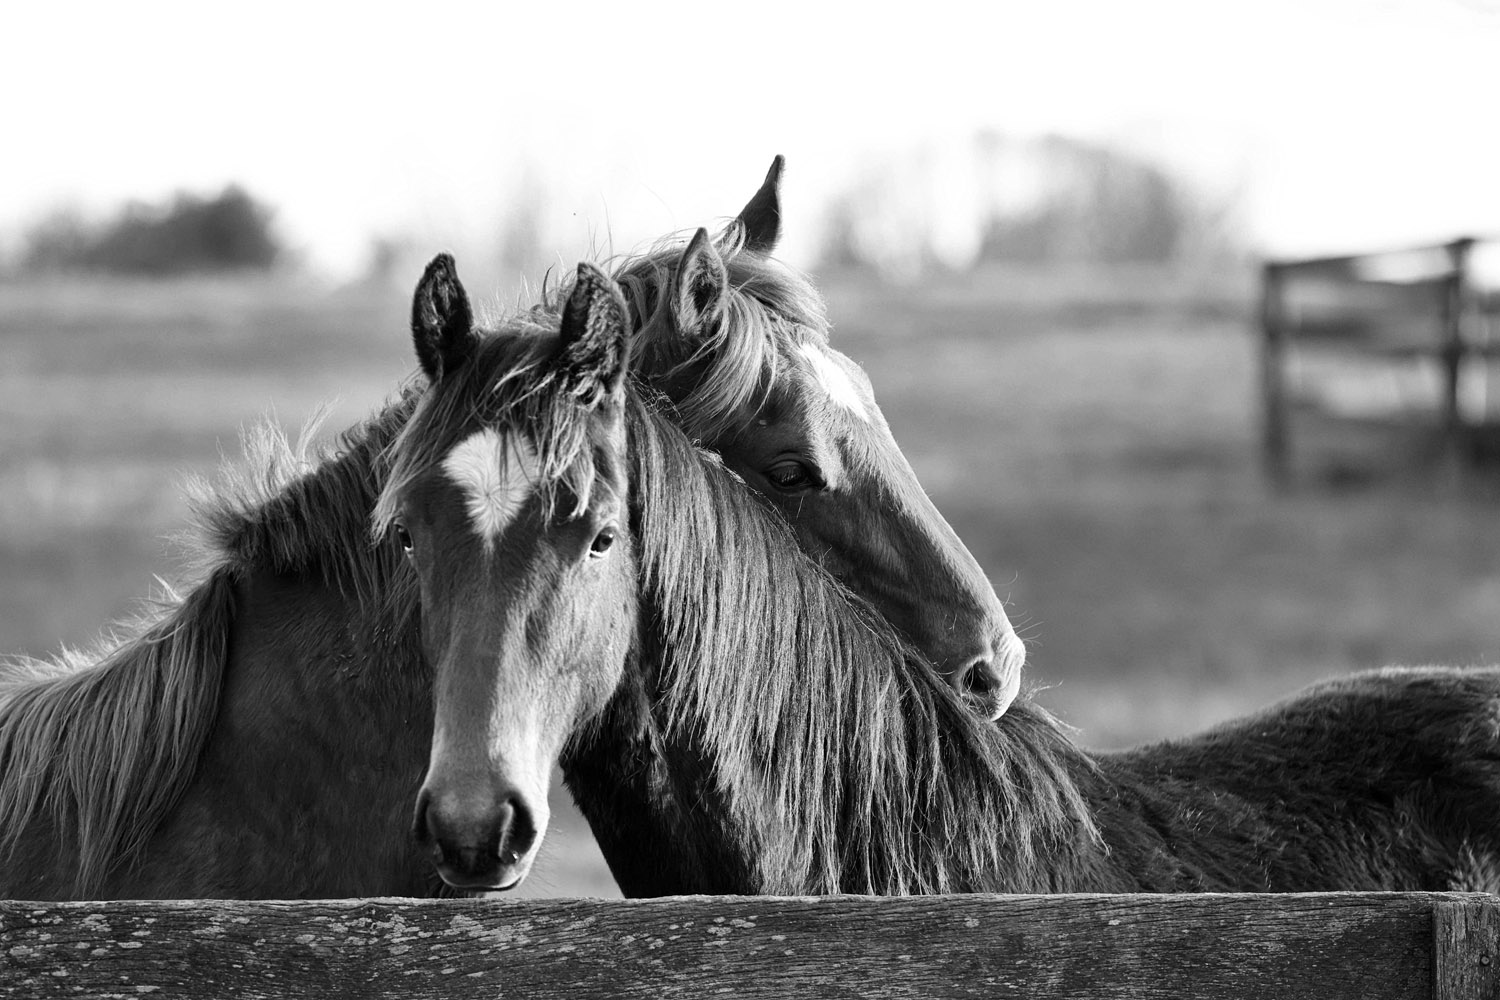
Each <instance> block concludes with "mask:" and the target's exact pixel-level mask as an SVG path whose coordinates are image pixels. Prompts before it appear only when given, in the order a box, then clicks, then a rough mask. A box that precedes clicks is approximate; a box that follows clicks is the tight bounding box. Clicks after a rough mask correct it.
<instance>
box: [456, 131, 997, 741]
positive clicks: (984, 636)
mask: <svg viewBox="0 0 1500 1000" xmlns="http://www.w3.org/2000/svg"><path fill="white" fill-rule="evenodd" d="M782 168H783V160H782V158H781V157H779V156H778V157H776V158H775V160H773V161H772V163H771V168H770V170H769V171H768V172H767V174H766V178H765V181H764V182H763V183H762V185H761V187H760V189H759V190H758V191H757V192H756V193H755V195H754V196H752V197H751V199H750V200H749V201H748V202H747V203H746V205H745V207H744V209H743V210H741V212H740V213H739V215H738V216H736V217H735V219H734V221H733V222H732V223H731V225H730V227H729V230H728V232H727V233H726V234H725V236H724V238H723V239H722V240H721V241H720V247H722V250H723V252H722V254H721V252H720V249H719V247H716V246H715V244H714V243H713V242H712V241H710V240H709V239H708V235H707V233H706V231H704V230H698V231H697V232H696V233H695V234H694V236H693V237H692V239H691V240H689V242H688V244H687V246H686V248H685V249H679V247H678V246H677V245H676V244H675V243H672V242H667V243H665V244H663V245H661V246H659V247H657V248H656V249H655V250H653V251H651V252H648V253H645V254H641V255H638V256H636V257H633V258H628V259H627V260H625V261H624V262H622V263H620V264H619V266H618V267H617V268H616V269H615V271H614V274H613V277H614V278H615V280H616V281H617V282H618V283H619V284H620V286H621V288H622V289H623V290H624V292H625V294H626V298H627V302H628V304H629V306H630V315H631V319H632V327H633V328H634V329H635V331H636V332H635V334H634V336H633V338H632V353H633V354H634V356H635V357H636V359H637V360H636V362H635V367H636V369H637V371H638V372H639V373H641V374H642V375H643V376H644V378H645V381H646V383H647V384H648V385H650V386H651V387H653V388H656V389H658V390H660V391H662V392H664V393H665V394H666V395H667V396H668V397H669V398H671V399H672V400H673V401H674V402H675V404H676V413H677V414H678V416H679V418H680V420H681V422H682V425H683V428H684V430H685V431H686V432H687V433H688V435H689V436H690V437H692V438H694V439H696V440H698V441H700V442H701V443H703V444H705V445H706V446H708V447H709V448H711V449H713V450H715V451H717V452H718V453H719V454H720V455H721V456H722V457H723V459H724V461H725V462H726V464H727V465H728V466H729V467H730V468H731V469H733V470H734V471H735V472H737V473H738V474H739V475H740V476H741V478H743V479H744V480H745V482H746V483H747V484H749V485H750V486H751V487H753V488H754V489H755V490H756V491H758V492H759V493H760V494H761V496H762V498H763V499H765V500H766V501H767V502H768V503H770V504H771V505H772V506H773V507H775V508H776V509H777V510H779V511H780V512H781V514H782V516H783V517H784V518H785V519H786V520H787V522H788V523H790V524H791V525H792V526H793V528H794V529H795V531H796V533H797V537H798V538H799V539H800V540H801V542H802V547H803V548H804V549H805V550H806V551H808V552H812V553H816V554H817V557H818V558H819V559H820V560H821V561H822V562H823V563H824V565H825V566H826V567H827V568H828V569H829V570H831V571H832V572H833V574H834V575H835V576H837V577H839V578H840V579H842V580H844V581H845V582H846V583H848V584H849V585H850V586H851V587H853V588H854V589H855V590H857V591H858V592H859V593H861V594H863V595H864V596H865V597H866V598H868V599H870V600H871V601H872V603H874V605H875V606H876V607H877V608H878V609H879V610H880V612H881V613H882V614H883V615H884V616H885V617H886V618H887V620H889V621H890V622H892V623H893V624H894V625H895V626H896V627H897V628H898V629H900V630H901V631H902V632H904V633H905V634H906V636H907V637H908V638H909V639H910V640H911V641H912V642H913V643H914V644H915V645H916V647H917V648H918V649H919V650H920V651H921V652H922V653H923V654H924V655H925V656H926V657H927V659H928V660H929V661H930V662H931V663H932V664H933V665H934V668H935V669H937V671H938V672H939V673H940V674H941V675H943V676H944V677H946V678H948V680H949V682H950V683H951V684H952V685H953V686H954V688H955V689H956V690H958V691H959V692H960V693H961V694H962V695H963V696H964V698H965V699H966V700H967V701H968V702H969V703H970V704H971V706H972V707H973V708H974V710H975V711H977V712H980V713H981V714H984V715H986V716H988V717H989V718H998V717H999V716H1000V715H1001V714H1002V713H1004V711H1005V709H1006V706H1008V705H1009V704H1010V702H1011V700H1012V699H1013V698H1014V697H1015V695H1016V692H1017V690H1018V689H1019V687H1020V678H1021V667H1022V664H1023V662H1024V660H1025V649H1024V646H1023V644H1022V642H1021V641H1020V639H1019V638H1017V636H1016V633H1015V630H1014V629H1013V628H1012V627H1011V625H1010V622H1009V621H1008V619H1007V618H1006V615H1005V611H1004V608H1003V607H1002V605H1001V602H1000V600H999V598H997V597H996V596H995V591H994V588H993V587H992V586H991V585H990V583H989V580H988V579H987V578H986V577H985V574H984V571H983V570H982V569H981V568H980V566H979V564H978V562H976V561H975V559H974V557H973V556H972V555H971V554H970V553H969V551H968V549H967V548H966V547H965V546H964V544H963V542H961V541H960V540H959V538H958V536H957V534H955V533H954V531H953V529H952V528H951V527H949V525H948V523H947V521H945V520H944V519H943V516H942V515H941V514H940V513H939V512H938V510H937V508H936V507H935V506H934V505H933V503H932V501H931V499H929V498H928V496H927V494H926V492H925V491H924V490H923V489H922V487H921V485H920V484H919V483H918V481H917V476H916V473H915V472H913V471H912V468H911V466H910V464H909V463H908V462H907V460H906V458H905V456H904V455H903V454H902V452H901V449H900V447H899V446H897V444H896V441H895V439H894V438H893V437H892V436H891V431H890V427H889V426H888V425H887V424H886V421H885V418H884V416H883V415H882V414H881V412H880V408H879V407H878V406H877V405H876V404H875V397H874V393H873V391H872V389H871V386H870V380H869V378H868V377H866V375H865V373H864V372H863V370H861V369H860V367H859V365H857V364H856V363H855V362H854V361H853V360H851V359H850V358H849V357H847V356H846V355H844V354H842V353H840V352H839V351H837V350H835V349H834V348H833V347H832V346H831V345H830V344H829V338H828V332H829V330H828V321H827V318H826V316H825V314H824V309H823V303H822V300H821V299H820V298H819V297H818V295H817V293H816V291H814V289H813V288H812V286H811V285H810V284H809V283H808V282H807V281H806V280H805V279H803V278H802V277H801V276H800V275H796V274H795V273H793V272H790V271H789V270H788V269H787V268H786V267H785V266H784V265H781V264H779V263H778V262H776V261H775V260H774V259H773V258H772V257H771V256H770V254H771V253H772V252H773V251H774V249H775V247H776V243H777V241H778V240H779V238H780V232H781V205H780V193H779V192H780V182H781V173H782ZM458 294H461V292H459V293H458Z"/></svg>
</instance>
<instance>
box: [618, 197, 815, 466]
mask: <svg viewBox="0 0 1500 1000" xmlns="http://www.w3.org/2000/svg"><path fill="white" fill-rule="evenodd" d="M742 241H743V230H742V229H741V228H740V227H737V226H731V227H730V228H729V230H728V232H727V233H726V234H725V236H724V237H723V238H722V239H721V240H720V243H719V252H720V254H721V255H722V259H723V261H724V266H725V269H726V271H727V272H728V277H729V288H728V292H727V293H726V294H725V296H724V299H723V301H722V309H723V312H722V314H721V317H720V321H719V322H718V323H717V324H716V325H713V326H711V327H710V328H709V329H707V330H705V331H703V334H704V336H703V339H702V340H701V341H700V342H699V343H697V344H696V345H686V344H685V343H684V341H683V337H682V335H681V333H680V331H678V330H677V328H676V321H675V318H674V316H673V310H672V299H673V296H675V295H676V292H677V279H678V265H679V263H680V261H681V257H682V251H683V247H684V246H685V245H686V240H685V239H683V238H681V237H676V238H668V239H666V240H663V241H661V242H659V243H657V244H656V245H655V246H654V247H652V248H651V249H649V250H647V251H645V252H643V253H640V254H636V255H633V256H629V257H624V258H620V259H618V260H615V261H611V262H609V263H610V265H611V267H612V273H611V277H613V278H614V280H615V281H616V282H618V283H619V285H620V288H621V290H622V291H623V292H624V293H625V300H626V302H627V303H628V304H629V306H630V311H631V323H632V326H633V328H634V329H635V330H636V331H637V332H636V334H635V335H634V340H633V343H632V348H631V349H632V352H633V353H634V355H635V358H636V360H635V362H634V367H635V369H636V370H637V371H640V372H643V373H646V374H647V375H648V377H649V378H650V380H651V382H652V384H653V385H656V386H658V387H663V388H666V387H668V386H670V385H671V384H672V383H673V382H674V381H675V380H680V382H681V384H682V385H684V386H688V387H690V388H688V390H687V392H686V393H683V394H681V395H679V394H677V393H672V395H673V396H674V398H675V400H676V407H675V409H676V412H677V415H678V417H679V418H680V420H681V426H682V427H683V429H684V430H685V431H686V432H687V434H688V436H689V437H691V438H693V439H694V440H697V441H710V440H714V439H717V438H719V437H720V436H721V435H723V434H724V433H725V432H726V431H730V430H732V429H733V426H732V424H733V419H734V417H735V416H736V415H737V414H739V413H740V412H741V411H742V410H744V409H745V408H747V407H748V406H750V405H751V404H752V403H753V402H754V401H756V400H758V399H760V398H763V397H764V396H765V395H766V393H767V392H769V391H770V389H771V387H772V386H773V385H774V384H775V382H776V380H777V379H778V378H779V377H781V375H782V368H781V359H782V358H783V357H787V356H790V355H791V354H792V352H793V351H794V350H795V349H796V348H797V347H800V346H803V345H807V344H815V345H820V346H826V345H827V343H828V318H827V314H826V310H825V307H824V305H823V299H822V297H821V296H819V295H818V292H817V289H815V288H814V287H813V286H812V282H810V281H809V280H808V279H807V278H806V277H805V276H804V275H802V274H800V273H798V272H797V271H795V270H793V269H792V268H790V267H788V266H787V265H785V264H782V263H781V262H780V261H777V260H774V259H772V258H769V257H765V256H763V255H761V254H759V253H756V252H754V251H752V250H749V249H746V248H745V247H744V246H743V245H742Z"/></svg>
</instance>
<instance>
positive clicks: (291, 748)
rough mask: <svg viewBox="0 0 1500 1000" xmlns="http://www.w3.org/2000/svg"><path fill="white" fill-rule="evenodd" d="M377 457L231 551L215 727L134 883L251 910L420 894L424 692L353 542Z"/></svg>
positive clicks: (369, 558)
mask: <svg viewBox="0 0 1500 1000" xmlns="http://www.w3.org/2000/svg"><path fill="white" fill-rule="evenodd" d="M378 446H379V442H378V441H371V440H369V439H368V438H367V439H365V440H363V441H360V442H357V443H355V444H354V445H353V446H352V447H351V448H350V450H349V451H348V452H346V453H345V454H344V455H341V456H339V457H338V458H334V459H330V460H329V461H327V462H325V463H324V465H323V466H320V467H319V468H318V469H316V470H314V471H313V472H312V473H310V474H309V475H307V476H305V477H303V478H302V479H300V480H297V481H296V482H293V483H291V484H289V485H288V486H287V487H286V488H285V489H284V490H283V491H282V493H281V494H279V495H278V496H277V497H275V498H273V499H272V500H270V501H269V502H268V503H266V504H264V505H263V506H262V507H261V508H260V509H259V510H258V511H256V512H255V513H254V516H252V517H247V518H246V519H245V520H244V524H243V529H242V531H243V533H242V534H241V535H239V536H237V537H234V538H232V539H231V540H232V541H234V542H237V543H238V555H239V557H240V560H239V562H238V564H237V565H236V573H235V580H236V582H235V592H234V609H235V610H234V622H233V626H232V629H231V632H230V640H229V654H228V669H227V673H226V678H225V683H224V690H223V694H222V697H221V701H220V706H219V713H218V718H217V720H216V723H215V727H214V731H213V734H212V736H211V738H210V741H209V743H208V745H207V746H206V747H205V749H204V752H203V755H202V758H201V761H200V764H199V768H198V773H197V775H196V776H195V778H194V780H193V782H192V784H191V785H190V786H189V788H188V790H187V792H186V793H185V795H184V797H183V800H182V803H181V806H180V808H179V809H177V810H176V812H175V813H174V815H173V817H172V819H171V820H170V821H169V822H168V823H167V824H166V825H165V826H164V827H163V828H162V829H161V830H160V831H159V832H158V833H157V834H156V836H155V838H154V839H153V841H152V843H151V845H150V849H149V850H148V856H147V858H146V863H145V864H144V865H143V866H141V867H140V868H139V869H138V870H137V871H136V873H135V875H134V876H132V878H133V879H134V880H135V885H136V886H139V887H140V888H143V889H154V888H159V887H160V886H161V885H163V884H166V885H171V886H172V892H171V894H173V895H198V896H215V895H222V896H266V897H275V896H291V897H296V896H320V895H321V896H369V895H387V894H426V893H427V890H428V888H429V887H430V886H431V884H432V881H433V880H432V873H431V865H430V863H428V862H427V861H426V860H425V859H423V858H421V857H419V856H417V852H416V850H415V845H414V843H413V841H412V839H411V837H410V835H409V827H410V810H411V808H412V803H413V802H414V801H415V799H416V793H417V789H418V787H419V786H420V783H421V779H422V773H423V769H424V768H425V767H426V762H427V753H428V748H429V746H430V743H431V727H432V719H431V712H430V710H429V705H430V702H431V690H430V688H431V681H430V678H429V675H428V673H427V670H426V668H425V666H424V663H423V660H422V656H421V652H420V646H419V642H418V636H417V627H416V618H415V612H414V610H413V609H414V604H413V603H412V602H411V600H410V599H409V595H407V596H406V597H403V595H402V592H401V591H402V588H403V587H404V586H405V581H403V580H401V579H400V578H399V574H400V573H401V572H402V570H401V568H400V565H399V561H398V560H397V559H393V558H392V557H391V556H392V554H391V553H388V552H382V551H380V550H378V549H375V548H373V547H372V546H371V545H370V543H369V540H368V539H369V534H368V521H369V511H370V508H371V506H372V505H373V502H374V496H375V486H376V484H375V482H374V476H373V473H372V472H371V468H372V462H373V457H374V450H375V449H376V448H377V447H378ZM153 894H154V893H153Z"/></svg>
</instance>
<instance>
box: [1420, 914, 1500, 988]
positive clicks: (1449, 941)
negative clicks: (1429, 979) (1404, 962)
mask: <svg viewBox="0 0 1500 1000" xmlns="http://www.w3.org/2000/svg"><path fill="white" fill-rule="evenodd" d="M1432 954H1433V964H1434V969H1433V990H1432V996H1433V1000H1496V998H1500V897H1495V896H1481V897H1478V898H1476V899H1463V900H1458V899H1455V900H1439V901H1438V902H1437V903H1435V904H1434V906H1433V911H1432Z"/></svg>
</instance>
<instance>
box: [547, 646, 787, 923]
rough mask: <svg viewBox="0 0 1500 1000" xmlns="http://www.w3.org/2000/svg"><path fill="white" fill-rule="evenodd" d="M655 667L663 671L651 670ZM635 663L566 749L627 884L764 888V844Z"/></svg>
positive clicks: (642, 893) (581, 795)
mask: <svg viewBox="0 0 1500 1000" xmlns="http://www.w3.org/2000/svg"><path fill="white" fill-rule="evenodd" d="M649 675H650V676H655V674H654V672H651V673H650V674H649ZM647 676H648V673H643V672H642V671H641V670H639V669H638V668H636V667H635V666H632V667H631V668H630V669H628V670H627V671H626V676H625V682H624V683H623V684H622V686H621V688H620V690H619V691H617V692H616V694H615V697H614V698H613V699H612V700H611V702H610V704H609V705H608V706H607V707H606V708H605V710H604V712H603V713H602V714H601V715H600V716H599V718H598V719H596V720H595V721H594V722H593V723H591V724H590V726H589V729H588V731H587V732H586V733H585V734H583V735H582V736H581V737H580V738H579V739H577V740H575V741H574V743H573V745H572V746H571V747H570V748H569V750H568V753H567V754H566V755H565V756H564V758H563V762H562V763H563V776H564V780H565V781H566V783H567V786H568V790H569V792H571V793H572V795H573V799H574V801H576V802H577V803H578V807H579V809H580V811H581V812H582V813H583V815H584V817H585V818H586V819H587V820H588V822H589V827H590V829H592V831H593V833H594V840H595V841H596V842H597V843H598V845H599V850H600V853H601V854H603V855H604V860H605V861H606V863H608V865H609V869H610V873H611V874H612V875H613V876H614V879H615V882H616V884H617V885H619V887H620V891H621V892H623V893H624V894H625V895H626V896H629V897H646V896H678V895H726V894H729V895H757V894H764V893H767V892H770V891H772V890H771V888H770V887H768V886H767V885H766V883H765V881H764V880H763V879H761V878H759V876H758V874H757V866H756V864H755V857H756V852H754V851H753V850H752V849H750V848H749V847H748V846H747V845H744V844H743V843H742V842H741V841H740V839H739V833H740V831H739V828H738V827H737V826H736V825H735V824H734V823H732V822H731V820H730V819H729V813H728V805H727V803H726V802H725V801H724V798H723V796H722V795H721V794H720V792H719V790H718V788H717V787H716V786H715V785H714V783H713V780H712V768H711V762H710V761H708V760H707V759H706V758H705V757H704V756H703V754H702V753H701V749H700V748H694V747H692V746H688V745H686V741H684V740H683V739H682V737H680V736H678V737H675V738H673V737H669V736H668V735H667V733H666V732H665V731H664V729H663V726H662V723H661V720H659V719H658V718H657V717H656V715H655V714H654V713H653V711H652V704H653V702H654V701H655V700H656V699H657V698H658V697H659V693H658V692H654V691H648V690H647V689H646V686H645V685H646V683H647Z"/></svg>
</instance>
